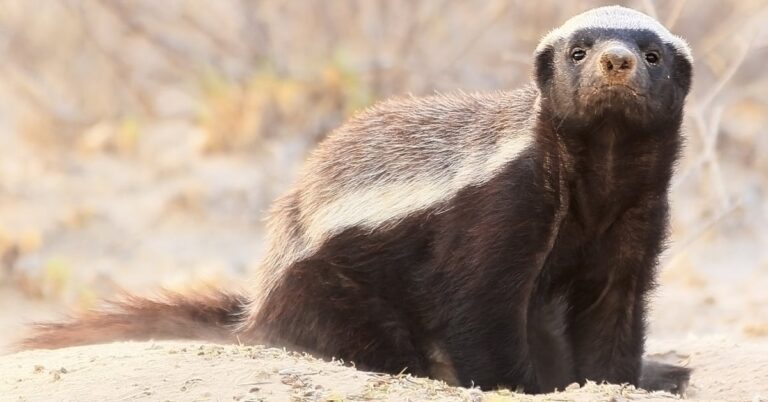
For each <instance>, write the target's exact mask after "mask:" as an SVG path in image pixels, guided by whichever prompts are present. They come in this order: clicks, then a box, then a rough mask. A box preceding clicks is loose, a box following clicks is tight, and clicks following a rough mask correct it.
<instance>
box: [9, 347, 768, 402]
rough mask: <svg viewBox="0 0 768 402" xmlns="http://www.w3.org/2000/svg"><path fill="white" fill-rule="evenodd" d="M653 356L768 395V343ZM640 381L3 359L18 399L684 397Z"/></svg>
mask: <svg viewBox="0 0 768 402" xmlns="http://www.w3.org/2000/svg"><path fill="white" fill-rule="evenodd" d="M648 349H649V352H650V354H651V356H652V357H653V358H656V359H661V360H665V361H675V362H678V363H682V364H686V365H688V366H690V367H692V368H694V370H695V371H694V375H693V378H692V382H691V386H690V387H689V390H688V393H687V395H686V396H687V399H690V400H749V401H766V400H768V346H766V345H764V344H757V343H741V344H736V343H734V342H731V341H728V340H726V339H725V338H702V339H688V340H685V341H681V340H678V341H663V342H662V341H657V342H653V341H652V342H650V344H649V348H648ZM675 399H678V398H676V397H675V396H673V395H670V394H664V393H649V392H646V391H644V390H639V389H635V388H634V387H632V386H626V385H625V386H621V385H605V384H603V385H598V384H594V383H588V384H586V385H585V386H582V387H579V386H578V385H576V384H574V385H571V386H569V387H568V388H567V389H566V390H565V391H563V392H557V393H552V394H546V395H537V396H531V395H524V394H518V393H513V392H510V391H494V392H485V393H483V392H481V391H480V390H478V389H470V388H460V387H451V386H448V385H446V384H445V383H442V382H439V381H433V380H429V379H424V378H416V377H412V376H409V375H398V376H391V375H385V374H377V373H370V372H364V371H359V370H356V369H354V368H353V367H349V366H345V365H343V364H342V363H341V362H338V361H333V362H325V361H321V360H317V359H314V358H312V357H311V356H308V355H306V354H298V353H293V352H288V351H285V350H281V349H274V348H265V347H261V346H237V345H226V346H223V345H212V344H200V343H185V342H126V343H114V344H106V345H94V346H84V347H73V348H67V349H61V350H54V351H45V350H34V351H24V352H19V353H15V354H9V355H5V356H1V357H0V400H3V401H5V400H8V401H51V400H64V401H69V400H72V401H103V400H148V401H155V400H159V401H207V400H222V401H224V400H227V401H233V400H234V401H288V400H290V401H422V400H436V401H438V400H439V401H492V402H501V401H564V400H567V401H571V400H573V401H620V400H643V401H650V400H657V401H663V400H675Z"/></svg>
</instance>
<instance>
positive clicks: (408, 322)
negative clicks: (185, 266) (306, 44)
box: [24, 7, 692, 393]
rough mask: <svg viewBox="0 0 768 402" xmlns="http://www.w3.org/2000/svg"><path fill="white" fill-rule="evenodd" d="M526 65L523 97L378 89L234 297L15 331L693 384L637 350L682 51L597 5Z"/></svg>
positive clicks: (303, 180) (546, 384) (671, 144)
mask: <svg viewBox="0 0 768 402" xmlns="http://www.w3.org/2000/svg"><path fill="white" fill-rule="evenodd" d="M534 60H535V62H534V64H535V65H534V82H533V83H532V84H531V85H528V86H526V87H524V88H522V89H520V90H517V91H510V92H497V93H492V94H463V93H457V94H453V95H435V96H430V97H425V98H414V97H410V98H404V99H398V100H391V101H386V102H383V103H380V104H379V105H376V106H374V107H372V108H370V109H368V110H367V111H365V112H363V113H361V114H359V115H358V116H356V117H355V118H353V119H352V120H351V121H349V122H347V123H346V124H345V125H343V126H342V127H340V128H339V129H338V130H336V131H335V132H334V133H332V134H331V135H330V136H329V137H328V138H327V139H326V140H325V141H324V142H323V143H322V144H320V146H319V147H318V148H317V150H315V151H314V152H313V154H312V155H311V157H310V158H309V160H308V161H307V163H306V165H305V168H304V170H303V173H302V174H301V176H300V179H299V180H298V181H297V183H296V184H295V185H294V187H293V188H292V190H290V191H289V192H288V193H287V194H286V195H284V196H283V197H281V198H280V199H278V200H277V201H276V202H275V204H274V205H273V208H272V211H271V214H270V219H269V223H268V230H269V245H268V250H267V257H266V258H265V260H264V262H263V264H262V266H261V267H260V269H259V270H258V271H257V272H256V273H255V274H254V279H253V281H252V282H251V284H250V286H249V289H248V292H246V293H245V294H244V295H242V296H241V295H228V294H226V293H214V294H213V295H210V296H205V297H203V296H190V297H189V298H186V297H180V296H178V295H171V296H169V297H167V298H166V299H167V300H165V301H150V300H146V299H136V298H132V299H129V300H128V301H127V302H125V303H121V304H118V305H117V306H116V307H117V308H116V310H113V311H106V312H95V313H92V314H89V315H86V316H83V317H78V318H76V319H75V320H73V321H71V322H69V323H64V324H48V325H43V326H40V327H38V328H37V330H36V332H35V333H34V334H33V336H31V337H30V338H28V339H27V340H26V341H25V343H24V345H25V346H26V347H38V348H40V347H42V348H51V347H62V346H67V345H72V344H80V343H90V342H97V341H109V340H115V339H126V338H130V339H149V338H169V337H176V338H183V337H195V338H197V337H202V338H205V339H215V340H219V341H221V340H224V341H226V340H233V339H237V340H238V341H240V342H245V343H257V342H259V343H268V344H273V345H281V346H286V347H290V348H293V349H296V350H303V351H307V352H311V353H313V354H315V355H317V356H320V357H326V358H340V359H343V360H345V361H349V362H354V363H355V364H356V365H357V366H358V367H360V368H364V369H370V370H376V371H383V372H390V373H399V372H402V371H404V370H405V371H407V372H410V373H412V374H415V375H423V376H431V377H435V378H440V379H444V380H446V381H448V382H450V383H454V384H460V385H465V386H468V385H477V386H480V387H482V388H485V389H487V388H493V387H509V388H512V389H522V390H524V391H526V392H532V393H535V392H546V391H551V390H554V389H563V388H564V387H565V386H566V385H568V384H570V383H572V382H580V383H583V382H584V381H586V380H594V381H608V382H614V383H629V384H634V385H641V386H646V387H649V388H652V389H665V390H670V391H673V390H676V391H678V392H681V391H682V390H683V389H684V387H685V384H687V380H688V376H689V370H688V369H686V368H681V367H676V366H670V365H664V364H660V363H654V362H643V361H642V354H643V345H644V341H645V325H646V323H645V317H646V307H647V302H648V300H647V299H648V296H649V292H650V290H651V289H652V288H653V286H654V279H655V276H656V275H655V269H656V264H657V258H658V256H659V254H660V252H661V250H662V247H663V245H664V241H665V238H666V231H667V221H668V202H667V192H668V188H669V183H670V179H671V175H672V171H673V166H674V163H675V161H676V159H677V156H678V153H679V148H680V143H681V134H680V126H681V122H682V115H683V105H684V100H685V97H686V95H687V93H688V91H689V88H690V85H691V76H692V67H691V64H692V59H691V53H690V50H689V49H688V46H687V44H685V42H684V41H682V40H681V39H680V38H678V37H676V36H674V35H672V34H671V33H669V32H668V31H667V30H666V29H665V28H664V27H663V26H662V25H661V24H659V23H658V22H656V21H655V20H653V19H652V18H650V17H648V16H646V15H644V14H642V13H639V12H637V11H634V10H629V9H626V8H622V7H603V8H598V9H594V10H591V11H588V12H586V13H583V14H580V15H578V16H576V17H574V18H572V19H571V20H569V21H568V22H566V23H565V24H564V25H562V26H561V27H560V28H558V29H556V30H554V31H552V32H551V33H550V34H548V35H547V36H545V37H544V39H542V41H541V43H540V44H539V46H538V47H537V49H536V52H535V55H534ZM201 297H203V298H202V299H201ZM201 331H203V332H201ZM205 331H208V332H205Z"/></svg>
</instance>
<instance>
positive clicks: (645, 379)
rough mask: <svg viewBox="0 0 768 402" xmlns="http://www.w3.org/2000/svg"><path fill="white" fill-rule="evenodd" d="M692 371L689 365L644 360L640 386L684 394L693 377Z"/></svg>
mask: <svg viewBox="0 0 768 402" xmlns="http://www.w3.org/2000/svg"><path fill="white" fill-rule="evenodd" d="M691 371H692V370H691V369H689V368H687V367H681V366H676V365H674V364H667V363H661V362H655V361H651V360H643V368H642V372H641V374H640V388H643V389H645V390H648V391H665V392H669V393H672V394H676V395H684V394H685V390H686V388H688V382H689V381H690V379H691Z"/></svg>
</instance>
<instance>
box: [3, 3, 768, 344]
mask: <svg viewBox="0 0 768 402" xmlns="http://www.w3.org/2000/svg"><path fill="white" fill-rule="evenodd" d="M619 3H620V4H624V5H628V6H631V7H634V8H637V9H639V10H641V11H644V12H646V13H648V14H650V15H652V16H655V17H657V18H658V19H659V20H660V21H661V22H662V23H663V24H665V25H666V26H668V27H669V28H670V30H672V31H673V32H675V33H677V34H679V35H681V36H683V37H685V38H686V39H687V40H688V41H689V42H690V44H691V46H692V48H693V50H694V55H695V58H696V65H695V74H696V76H695V85H694V90H693V93H692V94H691V96H690V98H689V101H688V106H687V121H686V126H685V132H686V137H687V146H686V149H685V155H684V158H683V159H682V161H681V162H680V164H679V166H678V172H677V176H676V179H675V183H674V188H673V190H672V201H673V225H672V236H671V242H670V245H669V248H668V250H667V252H666V253H665V255H664V256H663V258H662V267H661V275H660V284H661V286H660V288H659V290H658V291H657V295H656V296H657V297H656V299H655V301H654V313H653V316H652V324H651V336H652V337H662V338H663V337H685V336H689V335H691V334H694V335H706V334H713V333H715V334H725V335H728V336H733V337H738V338H743V339H746V338H749V339H762V340H768V291H767V290H766V289H768V194H766V192H768V1H766V0H738V1H737V0H701V1H698V0H697V1H685V0H670V1H651V0H647V1H625V2H619ZM604 4H609V3H608V2H603V1H569V2H565V1H558V0H538V1H536V2H530V1H522V0H520V1H510V0H488V1H460V0H450V1H449V0H423V1H411V0H377V1H352V0H330V1H321V0H312V1H301V0H291V1H277V0H274V1H256V0H253V1H248V0H227V1H225V0H217V1H204V0H196V1H192V0H164V1H154V0H131V1H118V0H15V1H14V0H0V54H2V61H0V330H2V331H0V344H7V342H9V341H10V340H11V339H13V338H14V337H17V336H19V334H20V333H21V330H22V324H23V323H24V322H26V321H30V320H41V319H47V318H52V317H56V316H57V314H59V313H61V312H63V311H67V310H68V309H83V308H88V307H91V306H93V305H94V303H96V301H97V300H98V298H100V297H105V296H106V297H109V296H110V295H114V294H115V292H117V291H119V290H130V291H135V292H139V293H144V294H151V293H152V291H153V290H156V289H158V288H159V287H160V286H164V287H167V288H171V289H176V290H179V289H189V288H190V287H196V286H208V285H214V286H219V285H222V286H227V285H229V284H233V283H234V284H237V283H241V281H242V279H243V278H244V277H245V275H246V273H247V271H248V270H250V269H253V268H254V267H255V266H256V265H257V264H258V261H259V258H260V256H261V253H262V243H263V236H264V233H263V218H264V217H265V211H266V209H267V207H268V205H269V202H270V201H271V200H272V199H274V198H275V197H276V196H277V195H278V194H280V192H281V191H283V190H285V189H286V188H287V186H288V185H289V184H290V183H291V181H292V179H293V177H294V175H295V172H296V170H297V167H298V166H299V165H300V164H301V162H302V160H303V159H304V157H305V155H306V153H307V151H308V150H310V149H311V148H312V147H313V146H314V145H315V144H316V143H317V142H318V141H320V140H321V139H322V138H323V137H324V136H325V135H327V133H328V132H329V131H330V130H332V129H333V128H334V127H337V126H338V125H339V124H340V123H341V122H343V121H344V120H345V119H346V118H348V117H349V116H350V115H351V114H352V113H354V112H355V111H358V110H360V109H362V108H364V107H366V106H368V105H370V104H372V103H373V102H376V101H377V100H379V99H382V98H386V97H389V96H395V95H401V94H407V93H412V94H416V95H421V94H431V93H433V92H435V91H451V90H457V89H461V90H464V91H475V90H495V89H512V88H516V87H519V86H520V85H522V84H524V83H526V82H528V80H529V77H530V72H531V61H532V60H531V59H532V58H531V55H532V52H533V49H534V47H535V45H536V43H537V41H538V40H539V38H541V37H542V36H543V35H544V34H545V33H546V32H547V31H548V30H550V29H552V28H553V27H555V26H557V25H559V24H560V23H562V22H563V21H564V20H566V19H567V18H568V17H570V16H572V15H574V14H576V13H578V12H581V11H584V10H586V9H588V8H592V7H595V6H600V5H604Z"/></svg>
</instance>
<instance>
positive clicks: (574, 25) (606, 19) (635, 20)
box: [536, 6, 693, 62]
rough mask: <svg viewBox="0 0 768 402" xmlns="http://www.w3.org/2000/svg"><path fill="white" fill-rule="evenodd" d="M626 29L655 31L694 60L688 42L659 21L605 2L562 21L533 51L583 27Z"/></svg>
mask: <svg viewBox="0 0 768 402" xmlns="http://www.w3.org/2000/svg"><path fill="white" fill-rule="evenodd" d="M589 28H596V29H629V30H646V31H651V32H655V33H656V34H657V35H658V36H659V38H660V39H661V40H662V41H663V42H665V43H668V44H670V45H672V46H673V47H674V48H675V49H676V50H677V51H678V52H679V53H680V54H682V55H683V56H685V57H686V58H687V59H688V60H689V61H691V62H693V55H692V54H691V48H690V47H689V46H688V43H687V42H686V41H685V40H684V39H683V38H681V37H679V36H677V35H674V34H672V33H671V32H669V30H667V28H665V27H664V25H661V23H659V22H658V21H656V20H655V19H653V18H651V17H650V16H648V15H646V14H643V13H641V12H640V11H637V10H633V9H631V8H626V7H621V6H607V7H599V8H594V9H592V10H589V11H585V12H583V13H581V14H579V15H577V16H575V17H572V18H571V19H569V20H568V21H566V22H565V23H564V24H563V25H561V26H560V27H558V28H555V29H554V30H552V31H550V32H549V33H548V34H547V35H545V36H544V38H542V39H541V41H540V42H539V46H537V47H536V53H537V54H538V53H540V52H542V51H543V50H544V48H546V47H547V46H549V45H551V44H553V43H555V42H557V41H558V40H560V39H563V38H567V37H568V36H570V35H571V34H573V33H574V32H576V31H579V30H582V29H589Z"/></svg>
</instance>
